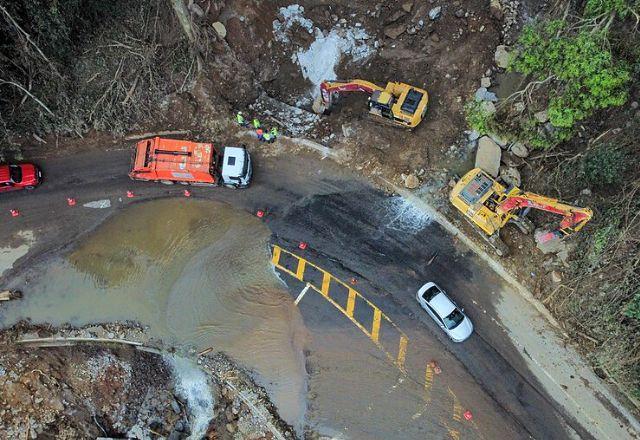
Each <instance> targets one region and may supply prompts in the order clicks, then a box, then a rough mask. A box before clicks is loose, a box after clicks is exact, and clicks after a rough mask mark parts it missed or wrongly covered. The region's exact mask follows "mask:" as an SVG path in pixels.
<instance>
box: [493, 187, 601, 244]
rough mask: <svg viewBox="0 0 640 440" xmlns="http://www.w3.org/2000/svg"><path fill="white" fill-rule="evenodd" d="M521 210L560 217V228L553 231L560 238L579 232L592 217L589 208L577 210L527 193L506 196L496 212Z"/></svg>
mask: <svg viewBox="0 0 640 440" xmlns="http://www.w3.org/2000/svg"><path fill="white" fill-rule="evenodd" d="M521 208H533V209H538V210H541V211H546V212H551V213H553V214H558V215H561V216H562V217H563V218H562V221H561V222H560V227H559V228H558V229H557V230H556V231H553V234H554V235H558V236H560V237H563V236H565V235H569V234H571V233H573V232H577V231H579V230H580V229H582V228H583V227H584V225H586V224H587V222H589V220H591V217H593V211H592V210H591V209H589V208H578V207H575V206H571V205H567V204H566V203H562V202H560V201H558V200H557V199H552V198H550V197H544V196H541V195H538V194H533V193H529V192H520V193H516V194H513V195H508V196H507V197H506V198H505V199H504V201H502V202H501V203H500V204H499V205H498V206H497V208H496V211H497V212H498V213H499V214H507V213H509V212H512V211H514V210H516V209H521Z"/></svg>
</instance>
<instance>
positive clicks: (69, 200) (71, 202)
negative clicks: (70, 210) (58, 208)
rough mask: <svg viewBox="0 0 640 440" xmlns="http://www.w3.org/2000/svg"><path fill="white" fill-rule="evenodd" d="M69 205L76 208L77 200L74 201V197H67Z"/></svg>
mask: <svg viewBox="0 0 640 440" xmlns="http://www.w3.org/2000/svg"><path fill="white" fill-rule="evenodd" d="M67 205H69V206H76V199H74V198H73V197H67Z"/></svg>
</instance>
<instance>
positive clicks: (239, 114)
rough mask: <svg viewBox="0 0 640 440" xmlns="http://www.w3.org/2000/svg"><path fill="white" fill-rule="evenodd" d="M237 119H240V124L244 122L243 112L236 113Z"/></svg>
mask: <svg viewBox="0 0 640 440" xmlns="http://www.w3.org/2000/svg"><path fill="white" fill-rule="evenodd" d="M236 121H238V124H240V125H242V124H244V116H242V113H240V112H238V114H237V115H236Z"/></svg>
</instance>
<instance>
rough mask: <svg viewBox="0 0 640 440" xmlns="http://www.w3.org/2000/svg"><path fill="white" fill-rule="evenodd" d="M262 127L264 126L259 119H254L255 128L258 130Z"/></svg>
mask: <svg viewBox="0 0 640 440" xmlns="http://www.w3.org/2000/svg"><path fill="white" fill-rule="evenodd" d="M261 126H262V124H260V121H259V120H258V118H253V128H255V129H256V130H257V129H258V128H260V127H261Z"/></svg>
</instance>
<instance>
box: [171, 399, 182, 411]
mask: <svg viewBox="0 0 640 440" xmlns="http://www.w3.org/2000/svg"><path fill="white" fill-rule="evenodd" d="M171 409H172V410H173V412H174V413H176V414H180V405H178V402H176V400H175V399H173V400H172V401H171Z"/></svg>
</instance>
